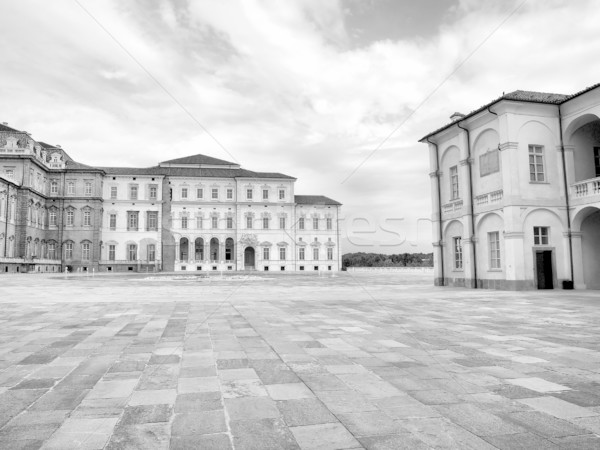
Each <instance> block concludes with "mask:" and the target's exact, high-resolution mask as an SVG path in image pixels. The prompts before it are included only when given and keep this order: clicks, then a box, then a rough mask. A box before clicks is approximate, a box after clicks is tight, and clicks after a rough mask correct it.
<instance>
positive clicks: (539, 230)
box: [533, 227, 550, 245]
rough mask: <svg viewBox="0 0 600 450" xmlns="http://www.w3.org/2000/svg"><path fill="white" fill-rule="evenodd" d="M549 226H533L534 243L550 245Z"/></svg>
mask: <svg viewBox="0 0 600 450" xmlns="http://www.w3.org/2000/svg"><path fill="white" fill-rule="evenodd" d="M549 230H550V229H549V227H533V244H534V245H548V235H549Z"/></svg>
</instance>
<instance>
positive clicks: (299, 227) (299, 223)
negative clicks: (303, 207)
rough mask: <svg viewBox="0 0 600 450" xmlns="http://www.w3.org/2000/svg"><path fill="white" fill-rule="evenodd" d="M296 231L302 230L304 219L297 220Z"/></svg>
mask: <svg viewBox="0 0 600 450" xmlns="http://www.w3.org/2000/svg"><path fill="white" fill-rule="evenodd" d="M298 229H299V230H304V217H300V218H299V219H298Z"/></svg>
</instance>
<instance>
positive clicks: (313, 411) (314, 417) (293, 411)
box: [277, 398, 338, 427]
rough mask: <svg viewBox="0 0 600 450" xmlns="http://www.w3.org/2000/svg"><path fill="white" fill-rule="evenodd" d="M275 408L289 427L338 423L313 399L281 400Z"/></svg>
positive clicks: (323, 406) (325, 408)
mask: <svg viewBox="0 0 600 450" xmlns="http://www.w3.org/2000/svg"><path fill="white" fill-rule="evenodd" d="M277 408H278V409H279V411H280V412H281V415H282V416H283V419H284V420H285V423H287V424H288V426H291V427H293V426H298V425H316V424H320V423H332V422H337V421H338V420H337V419H336V417H335V416H334V415H333V414H331V412H330V411H329V410H328V409H327V407H325V405H323V403H321V402H320V401H319V400H317V399H315V398H304V399H296V400H281V401H278V402H277Z"/></svg>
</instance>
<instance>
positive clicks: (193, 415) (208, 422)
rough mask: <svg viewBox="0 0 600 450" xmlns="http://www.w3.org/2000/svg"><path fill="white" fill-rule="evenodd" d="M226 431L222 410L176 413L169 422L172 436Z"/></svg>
mask: <svg viewBox="0 0 600 450" xmlns="http://www.w3.org/2000/svg"><path fill="white" fill-rule="evenodd" d="M225 431H227V425H226V424H225V415H224V414H223V411H222V410H215V411H199V412H186V413H177V414H175V417H174V418H173V423H172V424H171V434H172V435H173V436H181V435H198V434H214V433H222V432H225Z"/></svg>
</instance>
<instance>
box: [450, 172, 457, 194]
mask: <svg viewBox="0 0 600 450" xmlns="http://www.w3.org/2000/svg"><path fill="white" fill-rule="evenodd" d="M450 195H451V196H450V200H456V199H457V198H459V197H458V195H459V194H458V167H457V166H452V167H450Z"/></svg>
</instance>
